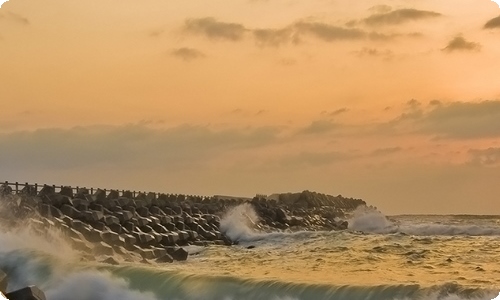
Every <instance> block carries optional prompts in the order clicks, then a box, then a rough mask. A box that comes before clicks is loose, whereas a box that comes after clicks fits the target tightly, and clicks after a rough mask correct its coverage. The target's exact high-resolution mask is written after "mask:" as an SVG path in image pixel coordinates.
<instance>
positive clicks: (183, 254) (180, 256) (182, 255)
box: [171, 248, 189, 261]
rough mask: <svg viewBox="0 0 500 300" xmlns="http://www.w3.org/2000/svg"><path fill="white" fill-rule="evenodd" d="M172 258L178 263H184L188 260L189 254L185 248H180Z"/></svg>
mask: <svg viewBox="0 0 500 300" xmlns="http://www.w3.org/2000/svg"><path fill="white" fill-rule="evenodd" d="M171 255H172V258H173V259H175V260H177V261H184V260H186V259H187V258H188V255H189V253H188V252H187V251H186V250H184V248H179V249H177V250H175V251H174V252H173V253H172V254H171Z"/></svg>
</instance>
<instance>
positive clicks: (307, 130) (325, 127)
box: [299, 120, 339, 134]
mask: <svg viewBox="0 0 500 300" xmlns="http://www.w3.org/2000/svg"><path fill="white" fill-rule="evenodd" d="M338 127H339V125H338V124H336V123H333V122H331V121H327V120H319V121H313V122H311V124H309V125H308V126H306V127H304V128H302V129H300V130H299V133H300V134H322V133H326V132H330V131H332V130H333V129H335V128H338Z"/></svg>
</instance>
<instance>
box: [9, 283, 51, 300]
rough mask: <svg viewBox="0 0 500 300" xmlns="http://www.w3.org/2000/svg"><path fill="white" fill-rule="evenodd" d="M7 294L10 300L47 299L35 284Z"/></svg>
mask: <svg viewBox="0 0 500 300" xmlns="http://www.w3.org/2000/svg"><path fill="white" fill-rule="evenodd" d="M5 296H7V298H8V299H9V300H47V298H45V294H44V293H43V292H42V290H40V289H39V288H38V287H36V286H34V285H32V286H28V287H25V288H23V289H20V290H17V291H14V292H11V293H7V294H6V295H5Z"/></svg>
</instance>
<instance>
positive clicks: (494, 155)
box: [468, 148, 500, 167]
mask: <svg viewBox="0 0 500 300" xmlns="http://www.w3.org/2000/svg"><path fill="white" fill-rule="evenodd" d="M468 153H469V155H470V156H471V159H470V161H469V162H470V163H472V164H475V165H480V166H486V167H492V166H499V165H500V148H487V149H470V150H469V151H468Z"/></svg>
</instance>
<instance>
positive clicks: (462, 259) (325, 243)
mask: <svg viewBox="0 0 500 300" xmlns="http://www.w3.org/2000/svg"><path fill="white" fill-rule="evenodd" d="M221 229H222V230H223V231H225V232H226V233H227V234H228V235H230V236H231V237H232V238H233V239H238V240H239V241H240V244H239V245H237V246H232V247H227V246H209V247H196V246H189V247H188V251H189V252H190V257H189V258H188V260H187V261H185V262H176V263H173V264H156V263H153V262H151V263H150V264H145V263H141V262H121V263H120V265H117V266H113V265H107V264H104V263H99V262H96V261H94V260H93V259H89V258H88V257H82V254H81V253H79V252H77V251H76V250H73V249H72V248H71V247H70V246H69V245H68V244H67V243H66V241H65V238H64V237H63V236H61V234H60V233H58V232H48V233H43V234H41V233H40V232H38V231H36V230H32V229H30V228H29V226H23V228H6V227H5V226H4V227H3V228H2V230H1V231H0V269H3V270H4V271H5V272H7V273H8V274H9V278H10V281H9V291H11V290H15V289H17V288H21V287H24V286H26V285H31V284H35V285H38V286H39V287H40V288H41V289H42V290H44V291H45V294H46V296H47V299H49V300H68V299H74V300H95V299H101V300H118V299H120V300H127V299H130V300H132V299H144V300H150V299H151V300H153V299H176V300H177V299H178V300H198V299H200V300H202V299H206V300H212V299H213V300H215V299H222V300H236V299H270V300H298V299H301V300H306V299H374V300H375V299H395V300H396V299H398V300H403V299H405V300H406V299H446V300H451V299H493V298H495V297H496V296H498V294H499V292H500V216H469V215H463V216H423V215H405V216H390V217H386V216H384V215H383V214H382V213H380V212H377V211H373V210H368V209H360V210H358V211H356V212H355V213H353V214H352V215H351V216H350V217H349V229H348V230H347V231H340V232H327V231H316V232H308V231H299V232H278V231H274V232H272V231H269V230H263V229H262V228H259V226H258V218H257V216H256V214H255V212H253V210H252V209H251V206H249V205H242V206H239V207H237V208H235V209H233V210H232V211H230V212H228V213H227V214H226V216H224V217H223V219H222V221H221ZM117 259H118V258H117ZM96 260H97V261H99V258H96Z"/></svg>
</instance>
